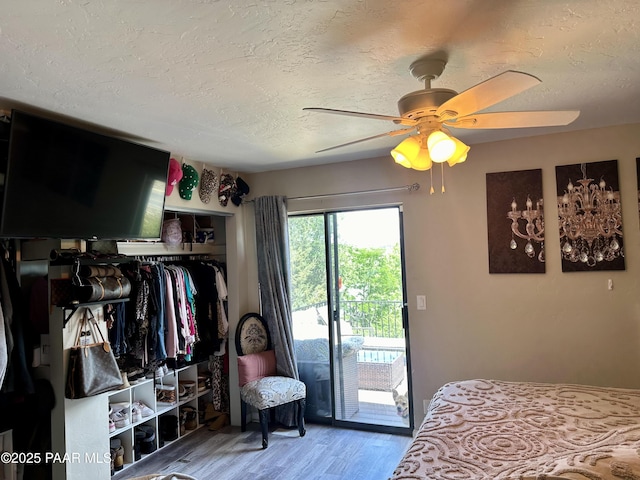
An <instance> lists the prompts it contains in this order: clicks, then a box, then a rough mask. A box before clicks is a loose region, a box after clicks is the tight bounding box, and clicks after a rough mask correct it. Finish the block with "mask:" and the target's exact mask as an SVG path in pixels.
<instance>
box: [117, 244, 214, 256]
mask: <svg viewBox="0 0 640 480" xmlns="http://www.w3.org/2000/svg"><path fill="white" fill-rule="evenodd" d="M117 246H118V253H121V254H124V255H225V253H226V250H227V249H226V245H216V244H212V243H180V244H178V245H168V244H166V243H163V242H117Z"/></svg>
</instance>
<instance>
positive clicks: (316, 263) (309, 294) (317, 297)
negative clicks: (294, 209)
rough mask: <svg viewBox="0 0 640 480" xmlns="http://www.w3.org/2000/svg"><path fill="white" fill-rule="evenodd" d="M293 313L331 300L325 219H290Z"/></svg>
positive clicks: (303, 217)
mask: <svg viewBox="0 0 640 480" xmlns="http://www.w3.org/2000/svg"><path fill="white" fill-rule="evenodd" d="M289 248H290V258H291V290H292V294H293V298H292V307H293V310H294V311H295V310H300V309H301V308H304V307H306V306H309V305H313V304H316V303H325V302H326V300H327V280H326V278H327V277H326V262H325V247H324V217H323V216H322V215H308V216H300V217H291V218H289Z"/></svg>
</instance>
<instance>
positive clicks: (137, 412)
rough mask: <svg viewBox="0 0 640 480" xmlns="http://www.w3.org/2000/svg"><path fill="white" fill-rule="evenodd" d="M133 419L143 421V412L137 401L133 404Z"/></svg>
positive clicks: (135, 421) (134, 421)
mask: <svg viewBox="0 0 640 480" xmlns="http://www.w3.org/2000/svg"><path fill="white" fill-rule="evenodd" d="M131 421H132V422H133V423H138V422H141V421H142V412H141V411H140V409H139V408H138V406H137V405H136V404H135V403H133V404H132V405H131Z"/></svg>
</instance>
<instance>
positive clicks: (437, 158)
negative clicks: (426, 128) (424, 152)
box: [427, 130, 456, 163]
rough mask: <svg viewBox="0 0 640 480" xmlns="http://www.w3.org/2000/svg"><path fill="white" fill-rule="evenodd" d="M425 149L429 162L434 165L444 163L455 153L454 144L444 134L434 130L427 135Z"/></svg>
mask: <svg viewBox="0 0 640 480" xmlns="http://www.w3.org/2000/svg"><path fill="white" fill-rule="evenodd" d="M427 147H428V148H429V155H430V156H431V160H433V161H434V162H436V163H442V162H446V161H447V160H449V159H450V158H451V156H452V155H453V154H454V153H455V151H456V144H455V142H454V141H453V140H452V139H451V137H449V135H447V134H446V133H444V132H441V131H440V130H436V131H434V132H431V134H429V138H427Z"/></svg>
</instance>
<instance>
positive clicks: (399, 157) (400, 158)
mask: <svg viewBox="0 0 640 480" xmlns="http://www.w3.org/2000/svg"><path fill="white" fill-rule="evenodd" d="M419 152H420V140H419V139H418V137H417V136H416V135H414V136H413V137H409V138H405V139H404V140H403V141H402V142H400V143H399V144H398V146H397V147H396V148H394V149H393V150H391V156H392V157H393V159H394V160H395V162H396V163H398V164H400V165H402V166H403V167H405V168H412V165H411V162H412V161H413V160H414V159H415V158H416V157H417V156H418V153H419Z"/></svg>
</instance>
